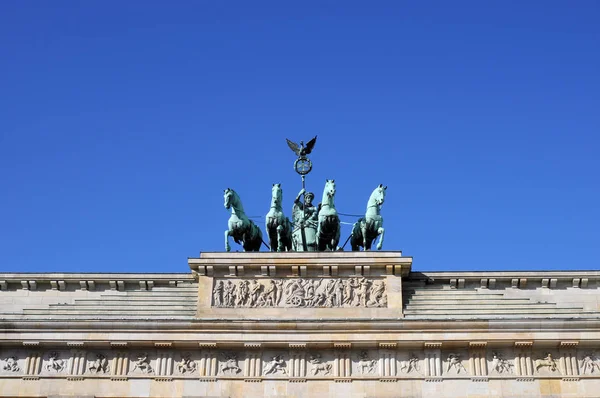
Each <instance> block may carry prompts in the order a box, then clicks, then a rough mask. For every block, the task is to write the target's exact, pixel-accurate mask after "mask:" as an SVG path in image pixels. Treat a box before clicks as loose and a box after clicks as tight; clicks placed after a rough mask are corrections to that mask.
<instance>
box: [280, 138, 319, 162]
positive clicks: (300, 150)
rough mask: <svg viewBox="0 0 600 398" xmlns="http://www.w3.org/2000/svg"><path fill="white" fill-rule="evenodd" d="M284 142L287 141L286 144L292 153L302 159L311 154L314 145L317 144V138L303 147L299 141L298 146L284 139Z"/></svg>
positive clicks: (302, 143)
mask: <svg viewBox="0 0 600 398" xmlns="http://www.w3.org/2000/svg"><path fill="white" fill-rule="evenodd" d="M286 141H287V144H288V146H289V147H290V149H291V150H292V151H294V153H295V154H296V155H298V156H299V157H302V158H303V157H305V156H306V155H308V154H310V153H311V152H312V150H313V148H314V147H315V143H316V142H317V136H316V135H315V138H313V139H312V140H310V141H308V142H307V143H306V146H304V142H303V141H300V145H298V144H296V143H295V142H293V141H290V140H288V139H287V138H286Z"/></svg>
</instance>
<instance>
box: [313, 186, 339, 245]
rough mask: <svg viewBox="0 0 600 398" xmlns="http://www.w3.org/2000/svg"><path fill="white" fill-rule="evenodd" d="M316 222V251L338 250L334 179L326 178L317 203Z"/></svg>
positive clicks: (337, 218) (337, 219) (337, 221)
mask: <svg viewBox="0 0 600 398" xmlns="http://www.w3.org/2000/svg"><path fill="white" fill-rule="evenodd" d="M318 220H319V221H318V223H317V235H316V238H315V239H316V241H317V251H320V252H322V251H334V250H338V243H339V241H340V217H339V216H338V212H337V210H336V208H335V180H326V182H325V189H323V199H322V200H321V203H320V204H319V216H318Z"/></svg>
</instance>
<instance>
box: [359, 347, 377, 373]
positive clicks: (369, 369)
mask: <svg viewBox="0 0 600 398" xmlns="http://www.w3.org/2000/svg"><path fill="white" fill-rule="evenodd" d="M376 363H377V361H376V360H375V359H369V353H368V352H366V351H361V353H360V354H358V369H359V370H360V373H362V374H371V373H374V372H375V364H376Z"/></svg>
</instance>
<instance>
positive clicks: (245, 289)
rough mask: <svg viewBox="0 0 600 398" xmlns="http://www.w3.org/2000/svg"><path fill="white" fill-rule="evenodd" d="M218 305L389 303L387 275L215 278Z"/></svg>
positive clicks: (310, 305)
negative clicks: (381, 277) (372, 276)
mask: <svg viewBox="0 0 600 398" xmlns="http://www.w3.org/2000/svg"><path fill="white" fill-rule="evenodd" d="M212 299H213V306H214V307H224V308H272V307H304V308H334V307H370V308H377V307H387V292H386V285H385V281H384V280H383V279H369V278H365V277H353V278H352V277H351V278H294V279H250V280H249V279H237V280H236V279H229V278H222V279H215V282H214V287H213V291H212Z"/></svg>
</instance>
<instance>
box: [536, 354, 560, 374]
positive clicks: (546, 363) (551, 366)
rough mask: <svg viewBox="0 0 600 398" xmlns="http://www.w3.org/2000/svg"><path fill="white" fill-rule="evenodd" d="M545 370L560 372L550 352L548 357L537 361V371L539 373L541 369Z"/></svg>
mask: <svg viewBox="0 0 600 398" xmlns="http://www.w3.org/2000/svg"><path fill="white" fill-rule="evenodd" d="M543 368H548V370H549V371H550V372H557V371H558V366H557V365H556V360H555V359H554V358H552V354H551V353H549V352H548V353H546V356H545V357H544V358H542V359H536V360H535V370H537V371H538V372H539V371H540V369H543Z"/></svg>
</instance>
